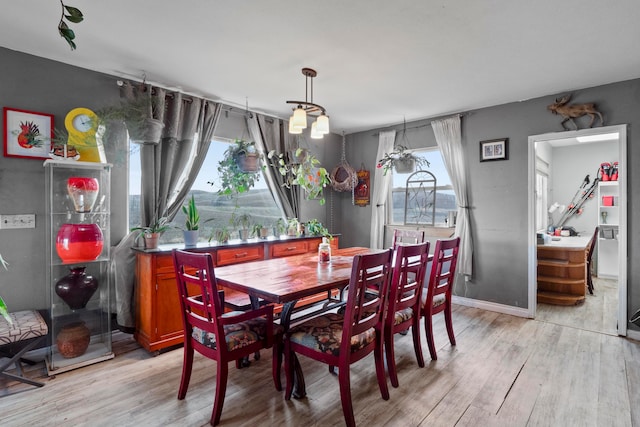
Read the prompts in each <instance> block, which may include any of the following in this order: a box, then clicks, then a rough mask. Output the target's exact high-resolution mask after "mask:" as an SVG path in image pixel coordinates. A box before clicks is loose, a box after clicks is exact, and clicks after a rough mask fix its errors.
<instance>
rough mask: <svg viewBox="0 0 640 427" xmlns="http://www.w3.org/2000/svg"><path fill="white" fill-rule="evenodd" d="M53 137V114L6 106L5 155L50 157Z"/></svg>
mask: <svg viewBox="0 0 640 427" xmlns="http://www.w3.org/2000/svg"><path fill="white" fill-rule="evenodd" d="M52 138H53V115H52V114H46V113H36V112H34V111H26V110H16V109H14V108H8V107H5V108H4V155H5V157H22V158H25V159H33V158H35V159H48V158H49V152H50V151H51V139H52Z"/></svg>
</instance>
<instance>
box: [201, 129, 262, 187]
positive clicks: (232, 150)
mask: <svg viewBox="0 0 640 427" xmlns="http://www.w3.org/2000/svg"><path fill="white" fill-rule="evenodd" d="M261 158H262V156H261V155H260V153H258V151H257V150H256V147H255V143H254V142H253V141H251V142H247V141H244V140H242V139H236V140H235V142H234V144H232V145H231V146H230V147H229V148H227V149H226V151H225V152H224V158H223V159H222V160H220V161H219V162H218V176H219V178H220V190H218V195H221V196H222V195H224V196H229V197H231V196H237V195H238V194H240V193H246V192H247V191H249V190H250V189H251V188H252V187H253V186H254V185H255V183H256V181H259V180H260V174H259V173H256V172H258V171H259V170H260V160H261ZM250 163H253V164H254V167H253V168H249V167H248V165H249V164H250ZM251 170H253V171H251ZM208 184H211V185H214V182H208Z"/></svg>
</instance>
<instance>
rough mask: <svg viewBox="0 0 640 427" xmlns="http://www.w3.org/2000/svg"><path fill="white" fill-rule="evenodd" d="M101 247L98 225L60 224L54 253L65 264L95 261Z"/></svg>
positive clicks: (100, 232)
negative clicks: (56, 253)
mask: <svg viewBox="0 0 640 427" xmlns="http://www.w3.org/2000/svg"><path fill="white" fill-rule="evenodd" d="M103 245H104V237H103V236H102V230H101V229H100V227H99V226H98V224H62V226H61V227H60V230H58V235H57V236H56V252H58V256H59V257H60V258H61V259H62V261H63V262H64V263H67V264H69V263H74V262H84V261H93V260H95V259H97V258H98V257H99V256H100V254H101V253H102V247H103Z"/></svg>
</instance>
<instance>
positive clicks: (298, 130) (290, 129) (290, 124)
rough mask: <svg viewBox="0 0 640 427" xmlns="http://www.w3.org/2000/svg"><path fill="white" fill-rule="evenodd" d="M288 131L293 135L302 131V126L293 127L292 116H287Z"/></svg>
mask: <svg viewBox="0 0 640 427" xmlns="http://www.w3.org/2000/svg"><path fill="white" fill-rule="evenodd" d="M289 133H291V134H295V135H297V134H300V133H302V128H295V127H293V116H291V117H289Z"/></svg>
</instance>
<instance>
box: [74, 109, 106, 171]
mask: <svg viewBox="0 0 640 427" xmlns="http://www.w3.org/2000/svg"><path fill="white" fill-rule="evenodd" d="M64 126H65V128H66V129H67V132H68V133H69V139H68V140H67V144H68V145H72V146H74V147H76V150H77V151H78V152H79V153H80V160H82V161H83V162H97V163H106V162H107V159H106V156H105V153H104V146H103V144H102V134H103V133H104V126H101V125H99V121H98V116H97V115H96V113H94V112H93V111H91V110H90V109H88V108H83V107H79V108H74V109H73V110H71V111H69V112H68V113H67V116H66V117H65V119H64Z"/></svg>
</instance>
